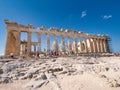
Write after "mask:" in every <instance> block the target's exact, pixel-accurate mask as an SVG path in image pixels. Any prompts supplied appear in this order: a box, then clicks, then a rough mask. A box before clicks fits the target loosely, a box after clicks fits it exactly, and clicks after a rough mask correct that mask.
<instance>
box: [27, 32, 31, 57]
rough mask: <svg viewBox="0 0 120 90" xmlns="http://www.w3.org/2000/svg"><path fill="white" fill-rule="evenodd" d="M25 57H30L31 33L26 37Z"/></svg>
mask: <svg viewBox="0 0 120 90" xmlns="http://www.w3.org/2000/svg"><path fill="white" fill-rule="evenodd" d="M27 42H28V43H27V55H30V53H31V32H28V37H27Z"/></svg>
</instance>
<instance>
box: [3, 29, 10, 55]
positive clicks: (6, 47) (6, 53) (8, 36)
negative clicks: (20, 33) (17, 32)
mask: <svg viewBox="0 0 120 90" xmlns="http://www.w3.org/2000/svg"><path fill="white" fill-rule="evenodd" d="M5 41H6V42H5V51H4V52H5V53H4V54H5V55H9V54H10V53H9V48H10V45H9V44H10V32H9V31H7V32H6V40H5Z"/></svg>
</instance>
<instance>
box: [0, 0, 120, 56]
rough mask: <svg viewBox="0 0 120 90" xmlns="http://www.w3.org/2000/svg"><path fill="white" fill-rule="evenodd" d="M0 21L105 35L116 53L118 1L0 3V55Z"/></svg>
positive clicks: (0, 47)
mask: <svg viewBox="0 0 120 90" xmlns="http://www.w3.org/2000/svg"><path fill="white" fill-rule="evenodd" d="M4 19H9V20H10V21H15V22H18V23H21V24H24V25H27V24H33V25H34V27H39V26H46V28H49V27H51V26H54V27H58V28H66V29H75V30H78V31H83V32H86V33H91V34H108V35H109V36H110V37H111V39H112V42H111V43H112V50H113V51H114V52H120V40H119V39H120V1H119V0H0V54H2V53H3V52H4V44H5V35H6V31H5V24H4Z"/></svg>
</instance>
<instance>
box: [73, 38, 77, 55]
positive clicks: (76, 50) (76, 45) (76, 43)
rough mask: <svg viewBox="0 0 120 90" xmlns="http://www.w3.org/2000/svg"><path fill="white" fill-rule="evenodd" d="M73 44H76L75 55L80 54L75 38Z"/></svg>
mask: <svg viewBox="0 0 120 90" xmlns="http://www.w3.org/2000/svg"><path fill="white" fill-rule="evenodd" d="M73 44H74V52H75V53H78V47H77V42H76V38H74V42H73Z"/></svg>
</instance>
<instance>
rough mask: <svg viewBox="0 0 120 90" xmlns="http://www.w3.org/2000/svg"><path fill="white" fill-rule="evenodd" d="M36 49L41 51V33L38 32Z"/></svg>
mask: <svg viewBox="0 0 120 90" xmlns="http://www.w3.org/2000/svg"><path fill="white" fill-rule="evenodd" d="M37 49H38V50H37V51H38V52H41V35H40V34H39V33H38V47H37Z"/></svg>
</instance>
